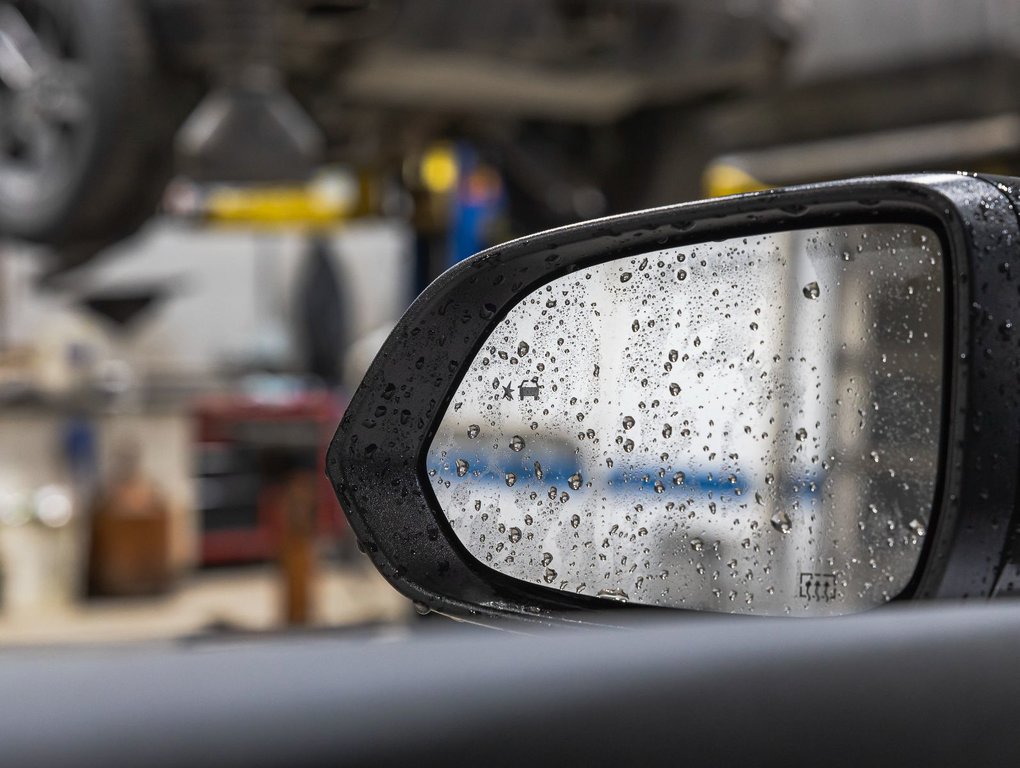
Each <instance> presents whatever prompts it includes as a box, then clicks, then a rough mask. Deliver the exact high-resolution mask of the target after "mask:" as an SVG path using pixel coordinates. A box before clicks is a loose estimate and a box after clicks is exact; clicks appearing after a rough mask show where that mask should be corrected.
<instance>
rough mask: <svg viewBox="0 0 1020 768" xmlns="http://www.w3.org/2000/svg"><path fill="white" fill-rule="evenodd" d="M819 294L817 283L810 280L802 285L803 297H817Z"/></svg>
mask: <svg viewBox="0 0 1020 768" xmlns="http://www.w3.org/2000/svg"><path fill="white" fill-rule="evenodd" d="M820 294H821V291H820V290H819V289H818V283H815V282H810V283H808V284H807V285H805V286H804V298H805V299H817V298H818V296H819V295H820Z"/></svg>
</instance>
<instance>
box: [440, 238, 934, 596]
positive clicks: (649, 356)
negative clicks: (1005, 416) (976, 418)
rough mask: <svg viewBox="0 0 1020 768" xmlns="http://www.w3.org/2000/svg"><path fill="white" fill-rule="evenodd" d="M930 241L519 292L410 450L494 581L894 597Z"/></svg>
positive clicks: (625, 264) (795, 250) (914, 429)
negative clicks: (425, 440) (420, 449)
mask: <svg viewBox="0 0 1020 768" xmlns="http://www.w3.org/2000/svg"><path fill="white" fill-rule="evenodd" d="M943 325H944V293H943V271H942V249H941V245H940V242H939V239H938V237H937V236H936V235H935V234H934V232H932V231H931V230H929V229H926V228H924V227H920V226H916V225H912V224H893V223H882V224H866V225H859V226H841V227H832V228H823V229H810V230H798V231H790V232H781V233H773V234H765V235H760V236H755V237H746V238H743V237H741V238H735V239H732V240H724V241H720V242H711V243H703V244H700V245H694V246H687V247H680V248H668V249H664V250H659V251H655V252H650V253H644V254H639V255H636V256H633V257H627V258H622V259H618V260H615V261H609V262H605V263H602V264H599V265H596V266H592V267H590V268H585V269H581V270H578V271H575V272H573V273H571V274H568V275H565V276H563V277H560V278H558V279H556V280H553V281H552V282H550V283H548V284H547V285H544V286H542V287H541V288H539V289H538V290H536V291H534V292H533V293H532V294H531V295H529V296H527V297H526V298H524V300H522V301H521V302H520V303H519V304H518V305H517V306H516V307H514V308H513V309H512V311H511V312H510V313H509V314H508V315H507V317H506V318H505V319H503V320H502V321H501V322H499V323H498V325H497V326H496V327H495V328H494V330H493V331H492V333H491V335H490V336H489V338H488V339H487V341H486V342H485V343H484V344H483V346H482V348H481V349H480V351H479V352H478V355H477V357H476V359H475V360H474V361H473V362H472V364H471V366H470V368H469V369H468V371H467V374H466V375H465V377H464V379H463V381H462V382H461V384H460V386H459V389H458V391H457V394H456V396H455V397H454V398H453V400H452V402H451V403H450V406H449V408H448V410H447V412H446V413H445V415H444V417H443V420H442V422H441V425H440V427H439V429H438V432H437V434H436V435H435V438H434V440H433V442H432V445H431V447H430V450H429V452H428V455H427V459H426V463H427V466H426V470H427V472H428V474H429V478H430V482H431V485H432V488H433V490H434V491H435V494H436V497H437V499H438V501H439V503H440V505H441V507H442V509H443V511H444V513H445V514H446V516H447V517H448V519H449V522H450V524H451V527H452V529H453V531H454V533H455V535H456V536H457V537H458V538H459V540H460V541H461V543H462V544H463V545H464V547H465V548H466V549H467V551H468V552H470V553H471V555H473V556H474V557H475V558H477V559H478V560H479V561H480V562H482V563H484V564H485V565H487V566H488V567H490V568H493V569H495V570H497V571H499V572H501V573H503V574H506V575H507V576H511V577H514V578H516V579H521V580H524V581H527V582H532V583H535V584H540V585H544V586H547V587H551V588H554V589H559V590H565V591H569V592H576V593H580V594H584V595H590V596H596V597H599V598H603V599H606V600H618V601H628V602H631V603H638V604H643V605H654V606H672V607H678V608H689V609H696V610H702V611H718V612H729V613H738V612H742V613H755V614H769V615H828V614H839V613H848V612H853V611H859V610H863V609H866V608H870V607H873V606H875V605H878V604H881V603H883V602H886V601H888V600H890V599H892V598H893V597H895V596H896V595H897V594H899V593H900V592H902V591H903V590H904V588H905V587H906V586H907V585H908V583H909V582H910V579H911V577H912V575H913V573H914V571H915V569H916V567H917V564H918V562H919V558H920V553H921V549H922V544H923V541H924V536H925V532H926V528H927V526H928V522H929V518H930V515H931V510H932V505H933V501H934V496H935V485H936V479H937V473H938V461H939V447H940V426H941V418H942V372H943V358H944V354H943V349H944V343H943Z"/></svg>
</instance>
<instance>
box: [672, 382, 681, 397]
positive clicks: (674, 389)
mask: <svg viewBox="0 0 1020 768" xmlns="http://www.w3.org/2000/svg"><path fill="white" fill-rule="evenodd" d="M669 394H671V395H673V397H676V396H677V395H679V394H680V385H679V384H677V383H676V382H673V383H672V384H670V385H669Z"/></svg>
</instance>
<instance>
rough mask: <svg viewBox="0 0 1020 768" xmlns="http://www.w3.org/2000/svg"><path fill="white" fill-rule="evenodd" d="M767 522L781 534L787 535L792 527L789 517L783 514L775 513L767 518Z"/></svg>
mask: <svg viewBox="0 0 1020 768" xmlns="http://www.w3.org/2000/svg"><path fill="white" fill-rule="evenodd" d="M769 522H770V523H772V527H773V528H775V529H776V530H777V531H779V532H780V533H782V534H787V533H789V532H790V529H791V528H792V527H793V521H792V520H790V516H789V515H788V514H786V513H785V512H776V513H774V514H773V515H772V517H771V518H769Z"/></svg>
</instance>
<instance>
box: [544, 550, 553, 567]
mask: <svg viewBox="0 0 1020 768" xmlns="http://www.w3.org/2000/svg"><path fill="white" fill-rule="evenodd" d="M552 561H553V556H552V555H551V554H550V553H548V552H543V553H542V565H549V563H551V562H552Z"/></svg>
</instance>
